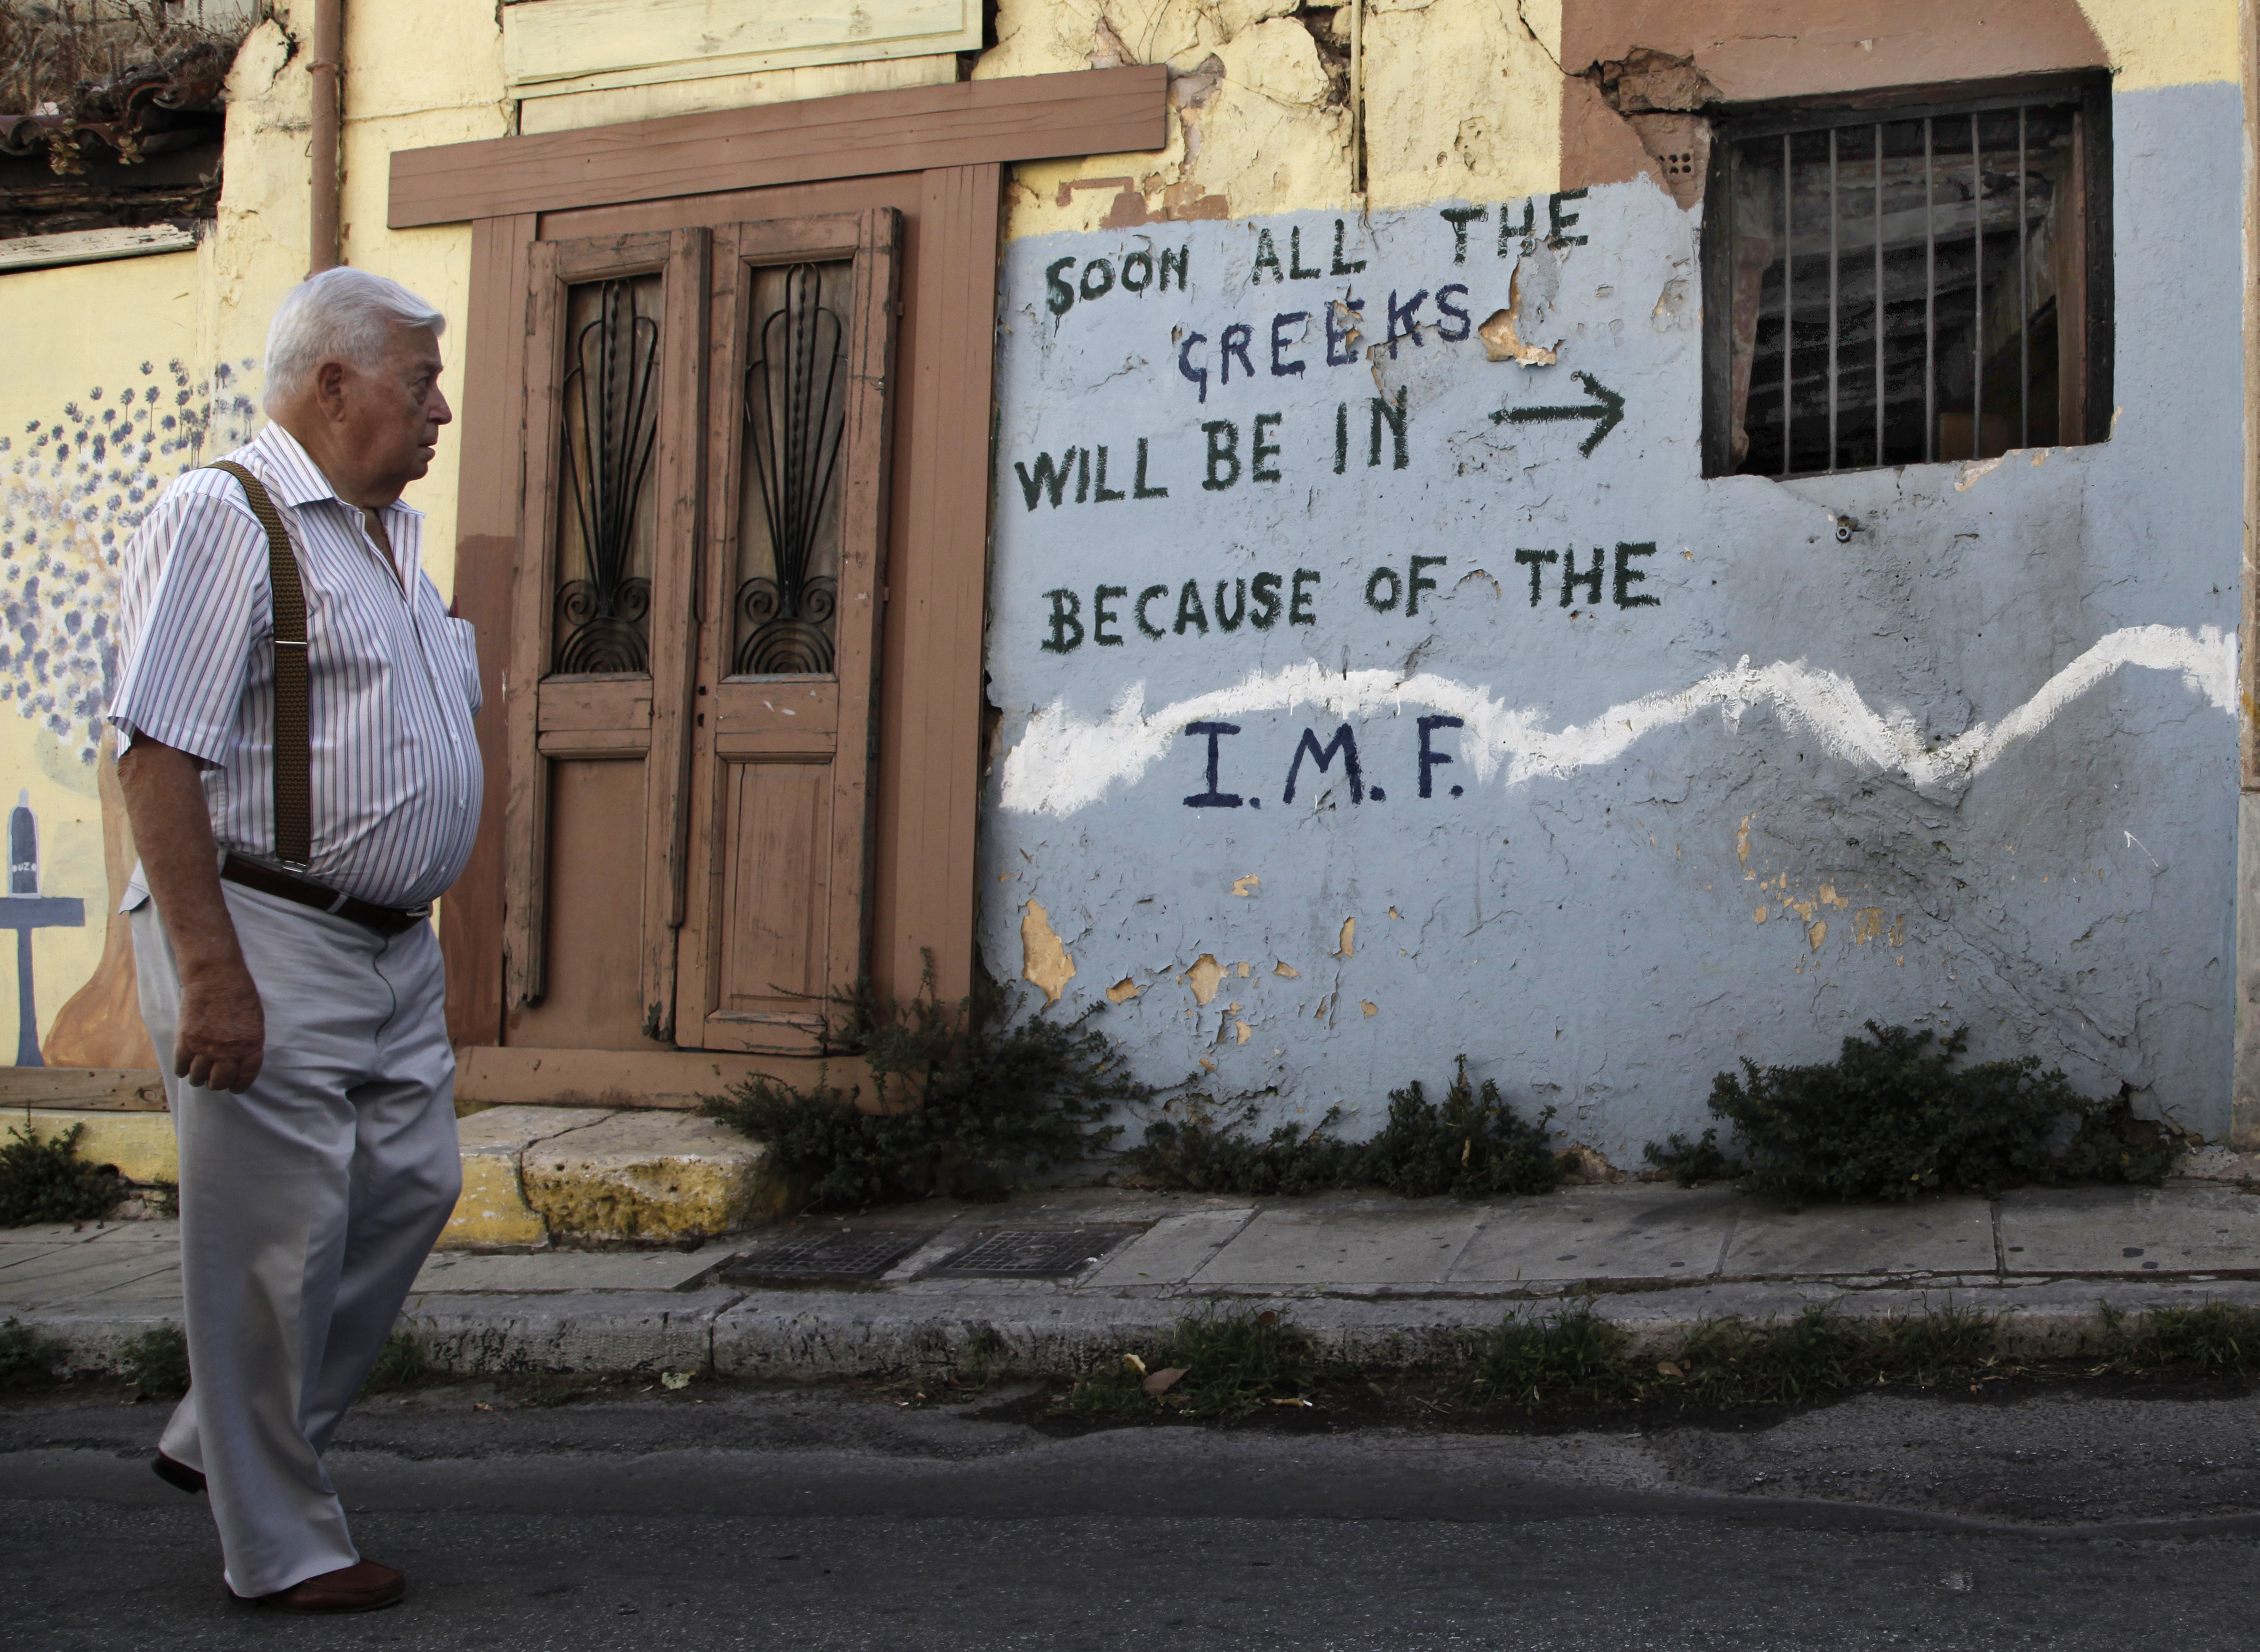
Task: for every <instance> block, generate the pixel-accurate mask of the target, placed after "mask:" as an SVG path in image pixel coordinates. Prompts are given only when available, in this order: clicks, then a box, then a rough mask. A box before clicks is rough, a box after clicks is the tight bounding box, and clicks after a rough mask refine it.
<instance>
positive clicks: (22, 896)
mask: <svg viewBox="0 0 2260 1652" xmlns="http://www.w3.org/2000/svg"><path fill="white" fill-rule="evenodd" d="M85 925H86V903H85V902H84V901H82V900H80V899H78V898H76V897H75V896H71V897H64V898H57V897H54V896H45V895H41V894H40V893H39V817H38V816H37V815H35V814H33V813H32V794H31V791H30V790H29V789H28V788H25V789H24V790H18V792H17V793H16V807H15V808H14V810H13V811H12V812H10V814H9V816H8V893H7V894H6V895H5V896H4V897H0V929H12V930H14V931H15V932H16V1065H17V1066H18V1067H45V1066H46V1062H45V1061H43V1060H42V1059H40V1056H39V1005H38V1003H37V1001H36V999H35V998H34V996H33V993H32V931H33V930H34V929H80V928H83V927H84V926H85Z"/></svg>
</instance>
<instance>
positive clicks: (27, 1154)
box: [0, 1124, 125, 1227]
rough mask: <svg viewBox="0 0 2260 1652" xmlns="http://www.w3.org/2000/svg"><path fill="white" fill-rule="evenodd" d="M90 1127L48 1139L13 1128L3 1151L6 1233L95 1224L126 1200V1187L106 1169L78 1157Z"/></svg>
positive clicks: (1, 1199) (0, 1210) (1, 1208)
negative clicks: (37, 1225)
mask: <svg viewBox="0 0 2260 1652" xmlns="http://www.w3.org/2000/svg"><path fill="white" fill-rule="evenodd" d="M84 1134H86V1126H84V1125H79V1124H75V1125H73V1126H71V1127H70V1128H69V1129H68V1130H66V1131H63V1132H62V1133H61V1134H59V1135H54V1136H48V1137H46V1138H45V1139H42V1138H40V1137H39V1136H35V1135H33V1134H32V1133H31V1132H30V1131H28V1130H25V1129H24V1128H23V1127H21V1126H17V1125H11V1126H9V1127H8V1140H7V1141H6V1143H5V1144H4V1145H0V1227H24V1226H29V1225H30V1224H32V1223H33V1222H91V1221H97V1220H99V1219H101V1218H103V1217H104V1216H106V1215H108V1214H109V1213H110V1212H111V1209H112V1208H113V1207H115V1206H116V1205H117V1204H118V1200H119V1199H121V1198H124V1197H125V1183H124V1182H123V1181H122V1180H120V1179H119V1177H118V1172H117V1171H115V1170H113V1169H111V1168H110V1167H109V1166H108V1165H106V1164H89V1163H88V1162H86V1161H85V1160H84V1159H82V1158H81V1157H79V1155H78V1141H79V1138H80V1137H81V1136H82V1135H84Z"/></svg>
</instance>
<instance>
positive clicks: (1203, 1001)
mask: <svg viewBox="0 0 2260 1652" xmlns="http://www.w3.org/2000/svg"><path fill="white" fill-rule="evenodd" d="M1178 979H1179V980H1181V981H1183V982H1184V984H1185V985H1187V986H1189V987H1191V989H1192V990H1193V1002H1194V1003H1196V1004H1198V1005H1200V1006H1201V1007H1202V1008H1203V1009H1206V1008H1207V1007H1208V1001H1209V1000H1210V999H1211V998H1214V997H1215V996H1216V989H1217V985H1218V983H1219V982H1221V981H1222V980H1223V979H1224V966H1223V965H1222V964H1220V963H1219V962H1217V961H1216V955H1215V954H1214V953H1211V952H1205V953H1203V954H1201V955H1200V956H1199V957H1198V958H1196V959H1194V960H1193V962H1192V967H1191V969H1187V970H1186V971H1185V972H1184V975H1182V976H1179V977H1178Z"/></svg>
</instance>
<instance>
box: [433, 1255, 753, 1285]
mask: <svg viewBox="0 0 2260 1652" xmlns="http://www.w3.org/2000/svg"><path fill="white" fill-rule="evenodd" d="M731 1254H732V1253H731V1251H730V1250H729V1248H727V1247H726V1246H716V1245H706V1246H702V1247H701V1248H698V1249H697V1250H692V1251H681V1250H626V1251H623V1250H607V1251H573V1250H553V1251H542V1252H538V1253H535V1254H533V1255H479V1254H478V1253H476V1252H470V1251H440V1252H438V1253H435V1254H434V1255H433V1256H432V1257H431V1259H430V1260H429V1261H427V1262H425V1264H424V1267H423V1269H422V1270H421V1271H420V1272H418V1274H417V1276H416V1286H415V1288H416V1290H417V1291H419V1292H422V1291H481V1292H490V1293H492V1292H501V1293H504V1294H519V1293H526V1292H539V1291H681V1290H683V1289H685V1288H686V1287H688V1286H689V1285H690V1284H692V1283H693V1282H694V1281H696V1280H697V1279H699V1278H700V1277H703V1276H704V1275H705V1274H707V1273H710V1272H712V1270H713V1269H716V1268H718V1267H719V1266H720V1265H721V1264H722V1263H723V1262H725V1261H726V1260H727V1259H728V1258H729V1256H730V1255H731Z"/></svg>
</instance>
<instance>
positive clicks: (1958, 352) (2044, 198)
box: [1704, 81, 2111, 476]
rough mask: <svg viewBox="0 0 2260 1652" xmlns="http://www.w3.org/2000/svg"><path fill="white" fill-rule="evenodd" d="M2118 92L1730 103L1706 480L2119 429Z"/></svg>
mask: <svg viewBox="0 0 2260 1652" xmlns="http://www.w3.org/2000/svg"><path fill="white" fill-rule="evenodd" d="M2109 111H2110V103H2109V96H2108V90H2107V86H2106V85H2104V84H2101V83H2098V82H2094V81H2081V82H2065V81H2056V82H2050V83H2049V84H2047V85H2044V86H2038V87H2032V88H2027V89H2017V90H2006V91H2001V92H1999V93H1997V94H1996V95H1994V96H1992V97H1976V98H1963V99H1962V100H1960V101H1957V102H1954V103H1946V102H1942V101H1936V100H1935V99H1933V100H1924V99H1922V98H1921V97H1919V96H1909V95H1905V94H1898V95H1888V96H1886V97H1876V96H1873V95H1868V96H1863V97H1861V98H1859V99H1858V100H1856V101H1855V100H1845V101H1844V102H1842V103H1840V104H1838V105H1837V106H1835V107H1833V108H1825V109H1812V108H1806V109H1792V110H1785V111H1784V110H1780V109H1773V110H1767V111H1747V112H1741V113H1736V114H1732V115H1729V116H1728V117H1727V118H1725V119H1723V120H1722V121H1721V122H1720V125H1719V128H1718V133H1717V142H1716V143H1715V144H1714V145H1713V151H1712V166H1711V175H1710V178H1709V180H1708V184H1707V187H1706V191H1705V194H1706V203H1707V204H1706V218H1708V220H1709V221H1708V222H1707V223H1706V233H1705V237H1704V261H1705V269H1704V275H1705V287H1706V304H1705V318H1706V321H1705V349H1706V397H1705V399H1706V432H1705V444H1704V446H1705V471H1706V474H1707V475H1712V476H1730V475H1756V476H1813V475H1818V474H1821V473H1825V472H1827V471H1834V470H1855V469H1862V468H1869V467H1873V466H1887V465H1905V464H1915V463H1920V462H1924V461H1950V460H1967V459H1988V458H1992V457H1993V456H1995V455H1997V454H2004V453H2006V452H2008V451H2009V450H2010V449H2012V448H2015V447H2044V446H2049V445H2054V444H2058V443H2072V442H2089V441H2100V440H2103V439H2104V438H2105V437H2106V435H2107V434H2108V433H2109V429H2110V411H2111V390H2110V385H2111V328H2110V316H2111V266H2110V254H2109V248H2110V235H2111V223H2110V194H2109V178H2110V154H2109V126H2108V123H2109Z"/></svg>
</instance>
